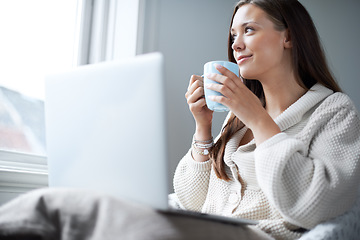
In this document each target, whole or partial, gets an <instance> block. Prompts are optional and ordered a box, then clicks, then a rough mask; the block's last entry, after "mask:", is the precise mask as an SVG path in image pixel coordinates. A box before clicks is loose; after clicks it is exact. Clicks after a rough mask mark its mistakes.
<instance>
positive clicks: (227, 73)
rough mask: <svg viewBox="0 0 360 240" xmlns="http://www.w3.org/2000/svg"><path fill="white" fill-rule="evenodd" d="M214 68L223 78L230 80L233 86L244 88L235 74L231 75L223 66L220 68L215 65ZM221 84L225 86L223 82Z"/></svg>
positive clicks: (218, 65)
mask: <svg viewBox="0 0 360 240" xmlns="http://www.w3.org/2000/svg"><path fill="white" fill-rule="evenodd" d="M215 68H216V70H218V71H219V72H220V73H221V74H222V75H223V76H226V77H228V78H230V79H231V80H232V81H233V82H234V84H235V85H237V86H238V87H241V86H244V84H243V81H242V79H241V78H239V77H238V76H237V75H236V74H235V73H233V72H232V71H230V70H229V69H227V68H226V67H224V66H222V65H220V64H215ZM239 76H240V75H239ZM222 83H223V84H225V83H224V82H222Z"/></svg>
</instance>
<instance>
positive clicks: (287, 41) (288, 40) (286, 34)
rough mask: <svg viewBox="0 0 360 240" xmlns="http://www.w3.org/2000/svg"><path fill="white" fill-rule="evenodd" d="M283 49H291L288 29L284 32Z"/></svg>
mask: <svg viewBox="0 0 360 240" xmlns="http://www.w3.org/2000/svg"><path fill="white" fill-rule="evenodd" d="M284 48H292V41H291V36H290V32H289V29H286V30H285V37H284Z"/></svg>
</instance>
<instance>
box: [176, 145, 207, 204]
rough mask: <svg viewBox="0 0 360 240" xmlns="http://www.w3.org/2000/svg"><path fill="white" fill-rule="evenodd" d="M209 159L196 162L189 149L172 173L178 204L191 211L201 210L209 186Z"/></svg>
mask: <svg viewBox="0 0 360 240" xmlns="http://www.w3.org/2000/svg"><path fill="white" fill-rule="evenodd" d="M210 171H211V161H210V160H208V161H206V162H196V161H195V160H194V159H193V158H192V156H191V149H190V150H189V151H188V153H187V154H186V155H185V156H184V157H183V158H182V159H181V161H180V162H179V164H178V166H177V168H176V171H175V175H174V190H175V193H176V195H177V198H178V200H179V202H180V204H181V205H182V206H183V207H184V208H186V209H188V210H192V211H201V208H202V206H203V205H204V202H205V199H206V195H207V192H208V187H209V177H210Z"/></svg>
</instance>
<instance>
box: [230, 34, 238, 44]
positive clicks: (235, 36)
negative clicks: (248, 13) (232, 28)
mask: <svg viewBox="0 0 360 240" xmlns="http://www.w3.org/2000/svg"><path fill="white" fill-rule="evenodd" d="M236 38H237V35H235V34H232V35H231V42H232V43H234V42H235V40H236Z"/></svg>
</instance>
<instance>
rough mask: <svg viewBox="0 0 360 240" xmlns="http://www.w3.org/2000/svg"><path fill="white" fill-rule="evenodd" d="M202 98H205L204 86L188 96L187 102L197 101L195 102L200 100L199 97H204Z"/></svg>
mask: <svg viewBox="0 0 360 240" xmlns="http://www.w3.org/2000/svg"><path fill="white" fill-rule="evenodd" d="M202 98H204V88H203V87H199V88H197V89H196V90H195V91H194V93H193V94H191V95H189V96H188V98H187V103H188V104H191V103H195V102H197V101H199V99H202Z"/></svg>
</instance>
